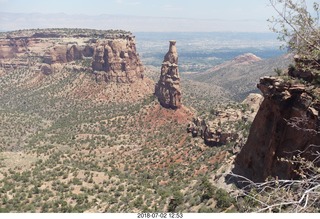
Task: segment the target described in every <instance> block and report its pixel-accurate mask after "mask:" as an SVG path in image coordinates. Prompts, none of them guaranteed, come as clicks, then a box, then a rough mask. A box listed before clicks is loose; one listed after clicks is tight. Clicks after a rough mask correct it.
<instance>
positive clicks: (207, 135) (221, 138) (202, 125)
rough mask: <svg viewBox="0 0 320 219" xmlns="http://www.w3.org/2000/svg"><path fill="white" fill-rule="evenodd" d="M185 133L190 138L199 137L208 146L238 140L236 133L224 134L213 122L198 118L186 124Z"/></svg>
mask: <svg viewBox="0 0 320 219" xmlns="http://www.w3.org/2000/svg"><path fill="white" fill-rule="evenodd" d="M187 131H188V132H190V133H192V137H197V136H200V137H201V138H203V139H204V142H205V144H207V145H210V146H219V145H225V144H227V143H229V142H231V141H234V140H235V139H236V138H238V135H237V134H236V133H233V132H230V131H229V132H226V131H224V130H222V129H221V128H220V127H217V125H216V124H214V122H212V121H206V120H204V119H200V118H194V119H193V122H192V123H189V124H188V127H187Z"/></svg>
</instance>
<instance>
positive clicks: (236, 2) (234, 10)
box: [0, 0, 272, 20]
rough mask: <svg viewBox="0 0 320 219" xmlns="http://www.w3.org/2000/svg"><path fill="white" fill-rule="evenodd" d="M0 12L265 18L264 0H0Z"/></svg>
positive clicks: (269, 12)
mask: <svg viewBox="0 0 320 219" xmlns="http://www.w3.org/2000/svg"><path fill="white" fill-rule="evenodd" d="M0 4H1V7H0V11H2V12H19V13H33V12H40V13H61V12H62V13H66V14H87V15H99V14H114V15H139V16H155V17H175V18H177V17H178V18H198V19H224V20H225V19H227V20H239V19H255V20H266V19H267V18H269V17H270V16H271V14H272V9H271V8H270V7H268V6H267V4H268V0H0Z"/></svg>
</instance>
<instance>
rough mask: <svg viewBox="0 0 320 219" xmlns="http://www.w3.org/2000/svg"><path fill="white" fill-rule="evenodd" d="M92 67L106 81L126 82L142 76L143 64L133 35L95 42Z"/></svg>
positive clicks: (98, 76)
mask: <svg viewBox="0 0 320 219" xmlns="http://www.w3.org/2000/svg"><path fill="white" fill-rule="evenodd" d="M92 69H93V71H95V74H96V75H97V78H100V80H101V79H102V80H104V81H106V82H118V83H128V82H134V81H135V80H136V79H137V78H143V66H142V64H141V61H140V59H139V56H138V54H137V51H136V46H135V42H134V38H133V37H131V36H130V37H128V38H126V39H114V40H101V41H99V42H97V43H96V45H95V49H94V54H93V62H92Z"/></svg>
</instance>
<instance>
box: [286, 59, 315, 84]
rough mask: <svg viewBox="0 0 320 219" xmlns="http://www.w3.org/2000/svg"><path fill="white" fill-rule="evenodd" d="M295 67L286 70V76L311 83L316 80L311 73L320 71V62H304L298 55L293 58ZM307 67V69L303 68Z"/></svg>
mask: <svg viewBox="0 0 320 219" xmlns="http://www.w3.org/2000/svg"><path fill="white" fill-rule="evenodd" d="M294 61H295V63H296V64H295V66H291V67H290V68H289V69H288V75H289V76H291V77H295V78H300V79H303V80H305V81H308V82H311V81H313V80H314V79H315V78H316V74H315V73H313V72H316V71H318V72H319V71H320V66H319V63H320V60H317V61H315V60H306V59H302V58H301V57H300V56H299V55H295V56H294ZM306 66H308V67H309V68H308V69H305V67H306Z"/></svg>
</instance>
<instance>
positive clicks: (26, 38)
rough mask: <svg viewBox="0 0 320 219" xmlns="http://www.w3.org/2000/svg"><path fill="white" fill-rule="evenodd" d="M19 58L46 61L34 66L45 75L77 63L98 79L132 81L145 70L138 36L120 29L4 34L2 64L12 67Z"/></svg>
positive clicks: (0, 37)
mask: <svg viewBox="0 0 320 219" xmlns="http://www.w3.org/2000/svg"><path fill="white" fill-rule="evenodd" d="M18 59H23V60H27V61H29V60H30V62H31V61H34V60H42V62H43V63H41V64H39V65H37V66H34V65H32V64H31V66H32V67H34V68H35V69H36V70H40V72H42V73H43V74H45V75H48V74H51V73H52V70H51V69H53V68H52V65H55V64H61V65H63V64H68V63H70V62H73V63H72V65H81V66H82V67H85V69H86V72H91V73H93V74H92V75H93V78H95V79H96V81H103V82H116V83H131V82H134V81H136V80H137V79H142V78H143V70H144V68H143V66H142V63H141V61H140V58H139V55H138V53H137V51H136V46H135V40H134V36H132V34H131V33H130V32H125V31H120V30H116V31H114V30H109V31H102V30H101V31H100V30H90V29H46V30H43V31H41V30H39V31H38V32H34V30H24V31H13V32H8V33H6V34H5V33H0V66H5V67H6V66H8V67H9V68H11V67H12V66H16V65H15V64H16V63H20V62H18ZM28 66H29V65H28ZM88 68H90V69H89V70H88ZM69 69H70V68H69ZM77 69H81V68H77Z"/></svg>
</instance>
